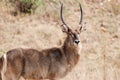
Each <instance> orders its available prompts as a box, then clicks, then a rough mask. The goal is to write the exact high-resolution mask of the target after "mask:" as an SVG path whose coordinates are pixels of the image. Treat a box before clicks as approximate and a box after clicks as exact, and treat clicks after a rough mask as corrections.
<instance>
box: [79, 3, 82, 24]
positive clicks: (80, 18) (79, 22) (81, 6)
mask: <svg viewBox="0 0 120 80" xmlns="http://www.w3.org/2000/svg"><path fill="white" fill-rule="evenodd" d="M79 6H80V14H81V18H80V22H79V24H81V23H82V18H83V10H82V6H81V4H80V3H79Z"/></svg>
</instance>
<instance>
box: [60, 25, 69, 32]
mask: <svg viewBox="0 0 120 80" xmlns="http://www.w3.org/2000/svg"><path fill="white" fill-rule="evenodd" d="M61 26H62V31H63V32H65V33H67V32H69V29H68V28H67V27H66V26H65V25H61Z"/></svg>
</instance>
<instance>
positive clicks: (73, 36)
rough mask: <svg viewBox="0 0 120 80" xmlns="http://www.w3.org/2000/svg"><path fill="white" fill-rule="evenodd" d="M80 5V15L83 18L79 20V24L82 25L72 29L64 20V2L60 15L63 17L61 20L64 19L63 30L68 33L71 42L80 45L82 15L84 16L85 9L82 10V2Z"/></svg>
mask: <svg viewBox="0 0 120 80" xmlns="http://www.w3.org/2000/svg"><path fill="white" fill-rule="evenodd" d="M79 6H80V15H81V18H80V22H79V25H80V27H79V28H78V29H75V30H73V29H71V28H70V27H69V26H68V25H67V24H66V23H65V21H64V19H63V15H62V13H63V4H61V10H60V17H61V20H62V23H63V24H62V27H63V32H65V33H67V36H68V37H69V40H70V42H71V43H74V45H78V44H79V43H80V40H79V35H80V33H81V30H82V17H83V11H82V7H81V4H79Z"/></svg>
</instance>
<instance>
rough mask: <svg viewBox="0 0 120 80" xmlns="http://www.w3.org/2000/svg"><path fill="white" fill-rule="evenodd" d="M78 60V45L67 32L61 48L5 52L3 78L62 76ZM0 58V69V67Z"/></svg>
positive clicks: (49, 77)
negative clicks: (5, 59)
mask: <svg viewBox="0 0 120 80" xmlns="http://www.w3.org/2000/svg"><path fill="white" fill-rule="evenodd" d="M78 60H79V54H78V45H77V44H74V42H73V38H72V36H71V35H69V34H68V36H67V38H66V40H65V42H64V45H63V46H62V47H61V48H51V49H45V50H42V51H38V50H35V49H22V48H20V49H13V50H10V51H8V52H7V68H6V72H5V74H4V75H5V76H6V79H5V80H18V79H19V78H20V77H21V76H23V77H24V78H25V79H36V80H39V79H50V80H52V79H57V78H61V77H64V76H65V75H66V74H67V73H68V72H70V71H71V69H72V68H73V67H74V66H75V65H76V64H77V62H78ZM2 64H3V61H2V58H0V69H2V67H1V66H2ZM3 67H4V66H3Z"/></svg>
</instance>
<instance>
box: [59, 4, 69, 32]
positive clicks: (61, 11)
mask: <svg viewBox="0 0 120 80" xmlns="http://www.w3.org/2000/svg"><path fill="white" fill-rule="evenodd" d="M62 13H63V3H61V10H60V17H61V20H62V23H63V25H65V26H66V27H67V29H68V30H69V27H68V25H67V24H66V23H65V21H64V19H63V15H62Z"/></svg>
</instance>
